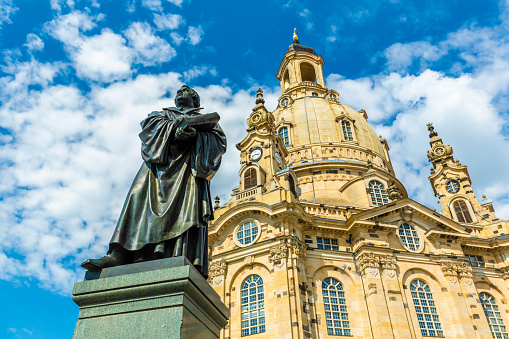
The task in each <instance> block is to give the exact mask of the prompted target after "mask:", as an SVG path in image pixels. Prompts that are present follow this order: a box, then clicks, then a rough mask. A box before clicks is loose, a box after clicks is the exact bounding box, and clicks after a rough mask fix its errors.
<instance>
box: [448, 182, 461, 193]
mask: <svg viewBox="0 0 509 339" xmlns="http://www.w3.org/2000/svg"><path fill="white" fill-rule="evenodd" d="M459 190H460V184H459V182H458V181H456V180H450V181H449V182H448V183H447V192H449V193H456V192H458V191H459Z"/></svg>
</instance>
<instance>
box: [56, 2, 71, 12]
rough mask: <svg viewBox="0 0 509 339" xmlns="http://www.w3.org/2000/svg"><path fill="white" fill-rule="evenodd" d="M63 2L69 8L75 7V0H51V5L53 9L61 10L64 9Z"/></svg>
mask: <svg viewBox="0 0 509 339" xmlns="http://www.w3.org/2000/svg"><path fill="white" fill-rule="evenodd" d="M62 4H64V5H67V6H68V7H69V8H71V9H73V8H74V1H73V0H51V1H50V6H51V9H53V10H55V11H58V12H60V11H61V10H62V6H61V5H62Z"/></svg>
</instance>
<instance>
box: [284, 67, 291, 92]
mask: <svg viewBox="0 0 509 339" xmlns="http://www.w3.org/2000/svg"><path fill="white" fill-rule="evenodd" d="M283 85H284V89H285V90H286V89H287V88H288V87H290V74H288V70H286V72H285V75H284V76H283Z"/></svg>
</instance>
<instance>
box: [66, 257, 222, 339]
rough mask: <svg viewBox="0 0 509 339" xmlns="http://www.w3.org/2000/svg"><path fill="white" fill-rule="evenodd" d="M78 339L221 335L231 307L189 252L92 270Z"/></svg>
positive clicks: (80, 297) (83, 289)
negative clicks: (225, 303)
mask: <svg viewBox="0 0 509 339" xmlns="http://www.w3.org/2000/svg"><path fill="white" fill-rule="evenodd" d="M73 295H74V297H73V300H74V301H75V302H76V304H78V306H79V320H78V323H77V324H76V328H75V330H74V336H73V338H75V339H91V338H108V339H109V338H146V339H148V338H150V339H156V338H171V339H173V338H193V339H197V338H204V339H209V338H210V339H216V338H219V332H220V330H221V329H222V328H223V327H224V326H225V325H226V324H227V322H228V317H229V311H228V309H227V308H226V306H225V305H224V304H223V303H222V302H221V300H220V298H219V295H218V294H217V293H216V292H215V291H214V290H213V289H212V287H210V285H209V284H208V283H207V281H206V280H205V279H204V278H203V277H202V276H201V275H200V273H198V271H197V270H196V269H195V268H194V267H193V265H192V264H191V263H190V262H189V261H188V260H187V259H186V258H185V257H177V258H169V259H161V260H154V261H148V262H143V263H138V264H131V265H124V266H118V267H111V268H106V269H103V270H102V271H101V272H98V273H91V272H87V274H86V276H85V281H83V282H78V283H76V284H74V289H73Z"/></svg>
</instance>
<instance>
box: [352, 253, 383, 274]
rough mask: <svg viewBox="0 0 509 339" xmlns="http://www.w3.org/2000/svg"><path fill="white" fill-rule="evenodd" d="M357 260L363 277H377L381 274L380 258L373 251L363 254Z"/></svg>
mask: <svg viewBox="0 0 509 339" xmlns="http://www.w3.org/2000/svg"><path fill="white" fill-rule="evenodd" d="M356 261H357V265H359V270H360V273H361V275H362V277H363V278H376V277H378V275H379V274H380V268H379V267H380V258H379V257H378V256H376V255H375V254H374V253H373V252H369V253H367V254H366V253H363V254H361V255H360V256H358V257H357V260H356Z"/></svg>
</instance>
